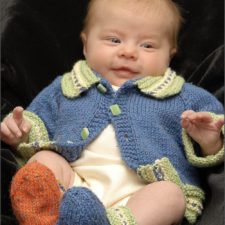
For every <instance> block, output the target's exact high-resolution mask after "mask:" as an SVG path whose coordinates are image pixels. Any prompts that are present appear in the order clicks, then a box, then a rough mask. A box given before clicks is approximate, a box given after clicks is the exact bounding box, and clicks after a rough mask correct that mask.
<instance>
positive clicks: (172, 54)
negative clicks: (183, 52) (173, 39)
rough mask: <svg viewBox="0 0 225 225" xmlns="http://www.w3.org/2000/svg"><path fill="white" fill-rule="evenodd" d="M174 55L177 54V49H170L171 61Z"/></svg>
mask: <svg viewBox="0 0 225 225" xmlns="http://www.w3.org/2000/svg"><path fill="white" fill-rule="evenodd" d="M176 53H177V49H176V48H172V49H171V50H170V58H171V59H172V58H173V57H174V56H175V55H176Z"/></svg>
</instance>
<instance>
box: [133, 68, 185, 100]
mask: <svg viewBox="0 0 225 225" xmlns="http://www.w3.org/2000/svg"><path fill="white" fill-rule="evenodd" d="M136 84H137V86H138V88H139V89H140V91H141V92H143V93H145V94H147V95H150V96H153V97H155V98H159V99H163V98H167V97H170V96H173V95H176V94H178V93H179V92H180V91H181V89H182V87H183V84H184V79H183V78H182V77H180V76H177V75H176V73H175V72H174V71H172V70H171V69H170V68H168V69H167V70H166V72H165V74H164V76H147V77H144V78H142V79H140V80H138V81H136Z"/></svg>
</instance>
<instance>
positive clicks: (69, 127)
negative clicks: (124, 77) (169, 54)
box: [18, 61, 224, 223]
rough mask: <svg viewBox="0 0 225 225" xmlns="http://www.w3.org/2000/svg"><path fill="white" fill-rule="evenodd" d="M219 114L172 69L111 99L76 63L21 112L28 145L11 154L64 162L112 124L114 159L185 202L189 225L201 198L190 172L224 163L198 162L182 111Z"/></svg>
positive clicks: (212, 101)
mask: <svg viewBox="0 0 225 225" xmlns="http://www.w3.org/2000/svg"><path fill="white" fill-rule="evenodd" d="M188 109H192V110H194V111H207V112H209V113H210V114H211V115H212V117H213V118H214V119H218V118H220V117H221V116H222V114H223V107H222V105H221V104H220V103H219V101H218V100H217V99H216V98H215V97H214V96H212V95H211V94H210V93H208V92H207V91H205V90H203V89H201V88H199V87H196V86H194V85H192V84H189V83H185V82H184V79H183V78H182V77H180V76H178V75H177V74H176V73H175V72H174V71H172V70H171V69H169V68H168V69H167V71H166V73H165V74H164V75H163V76H156V77H154V76H148V77H144V78H140V79H136V80H130V81H127V82H126V83H125V84H123V86H122V87H120V89H119V90H118V91H116V92H114V90H113V89H112V87H111V85H110V84H109V82H108V81H106V80H105V79H103V78H102V77H101V76H100V75H99V74H97V73H95V72H93V71H92V70H91V69H90V68H89V67H88V65H87V63H86V61H79V62H77V63H76V64H75V66H74V68H73V69H72V71H71V72H69V73H66V74H64V75H63V76H59V77H57V78H56V79H55V80H54V81H53V83H52V84H50V85H49V86H48V87H46V88H45V89H44V90H43V91H42V92H41V93H40V94H39V95H38V96H37V97H36V98H35V99H34V101H33V102H32V103H31V105H30V106H29V107H28V108H27V110H26V111H25V112H24V116H25V117H26V118H27V119H28V120H29V121H30V122H31V123H32V130H31V132H30V136H29V142H28V143H21V144H20V145H19V147H18V151H19V152H20V153H21V154H22V155H23V156H24V157H25V158H29V157H31V156H32V155H33V154H35V152H37V151H40V150H41V149H50V150H53V151H56V152H58V153H60V154H61V155H62V156H63V157H64V158H66V159H67V160H68V161H69V162H72V161H74V160H76V159H77V158H79V157H80V155H81V152H82V150H83V149H84V148H85V147H86V146H87V145H88V144H89V143H90V142H91V141H92V140H94V139H95V138H96V137H97V136H98V135H99V134H100V133H101V132H102V131H103V130H104V128H105V127H106V126H107V125H108V124H112V125H113V127H114V129H115V132H116V138H117V141H118V145H119V148H120V152H121V157H122V159H123V160H124V161H125V163H126V164H127V166H128V167H130V168H132V169H134V170H135V171H136V172H137V174H138V175H139V176H140V177H141V178H143V179H144V180H145V181H146V182H147V183H151V182H155V181H162V180H170V181H172V182H175V183H176V184H177V185H179V186H180V187H181V189H182V190H183V192H184V194H185V198H186V202H187V207H186V208H187V209H186V212H185V216H186V218H187V219H188V220H189V222H190V223H194V222H195V221H196V217H197V216H198V215H199V214H200V213H201V211H202V201H203V200H204V192H203V191H202V189H201V187H200V182H199V175H198V169H197V167H207V166H214V165H216V164H218V163H220V162H222V161H223V156H224V151H223V149H221V151H219V152H218V153H217V154H216V155H211V156H207V157H201V156H200V155H199V154H198V152H197V151H195V150H194V147H193V146H194V145H193V143H192V140H191V138H190V137H189V136H188V135H187V133H186V132H185V131H184V130H182V128H181V125H180V116H181V114H182V112H183V111H185V110H188Z"/></svg>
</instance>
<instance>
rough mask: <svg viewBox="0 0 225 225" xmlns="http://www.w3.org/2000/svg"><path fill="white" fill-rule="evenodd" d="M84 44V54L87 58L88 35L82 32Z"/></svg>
mask: <svg viewBox="0 0 225 225" xmlns="http://www.w3.org/2000/svg"><path fill="white" fill-rule="evenodd" d="M80 37H81V40H82V43H83V54H84V56H86V52H87V51H86V43H87V35H86V34H85V33H84V32H81V34H80Z"/></svg>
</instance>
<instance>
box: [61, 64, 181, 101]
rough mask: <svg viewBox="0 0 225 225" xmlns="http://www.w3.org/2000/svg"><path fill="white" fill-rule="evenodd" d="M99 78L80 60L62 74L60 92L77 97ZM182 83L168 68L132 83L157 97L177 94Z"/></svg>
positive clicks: (99, 79)
mask: <svg viewBox="0 0 225 225" xmlns="http://www.w3.org/2000/svg"><path fill="white" fill-rule="evenodd" d="M101 79H102V78H101V77H100V76H99V75H96V74H95V73H94V72H93V71H92V69H91V68H90V67H89V66H88V65H87V62H86V61H85V60H80V61H78V62H77V63H75V65H74V66H73V69H72V71H71V72H69V73H65V74H64V75H63V77H62V81H61V87H62V92H63V94H64V95H65V96H66V97H69V98H74V97H78V96H79V95H80V94H81V93H82V92H84V91H86V90H88V89H89V88H91V87H92V86H93V85H95V84H97V83H99V82H100V81H101ZM183 84H184V79H183V78H182V77H181V76H178V75H177V74H176V72H174V71H173V70H171V69H170V68H168V69H167V70H166V72H165V74H164V75H163V76H146V77H143V78H140V79H137V80H133V85H134V86H137V87H138V89H139V90H140V92H142V93H144V94H146V95H149V96H152V97H154V98H158V99H163V98H167V97H170V96H173V95H176V94H178V93H179V92H180V91H181V89H182V86H183Z"/></svg>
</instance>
